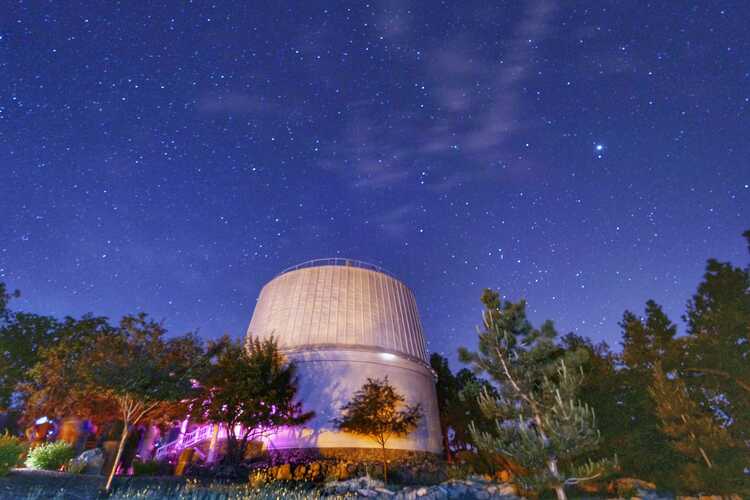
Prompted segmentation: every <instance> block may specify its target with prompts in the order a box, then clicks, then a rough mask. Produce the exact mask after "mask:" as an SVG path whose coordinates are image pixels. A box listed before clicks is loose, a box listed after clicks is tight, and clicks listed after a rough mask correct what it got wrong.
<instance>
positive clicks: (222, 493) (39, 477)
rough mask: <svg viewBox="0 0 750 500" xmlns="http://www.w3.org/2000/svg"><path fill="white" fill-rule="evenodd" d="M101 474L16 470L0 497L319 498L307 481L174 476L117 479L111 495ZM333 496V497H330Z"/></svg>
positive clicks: (0, 485)
mask: <svg viewBox="0 0 750 500" xmlns="http://www.w3.org/2000/svg"><path fill="white" fill-rule="evenodd" d="M103 485H104V478H103V477H102V476H86V475H73V474H65V473H60V472H49V471H32V470H14V471H12V472H11V473H10V474H9V475H8V476H5V477H2V478H0V498H14V499H19V500H89V499H92V500H93V499H99V498H102V499H103V498H107V499H116V500H120V499H122V500H124V499H139V500H157V499H167V500H177V499H180V500H182V499H187V500H230V499H231V500H244V499H260V500H265V499H268V500H270V499H278V498H284V499H290V500H298V499H299V500H302V499H307V498H312V499H315V498H320V497H321V495H320V491H319V490H316V489H314V488H312V487H310V486H308V485H305V484H297V485H294V484H292V485H283V484H270V485H267V486H260V487H251V486H250V485H249V484H226V483H208V484H201V483H197V482H194V481H189V480H185V479H183V478H175V477H148V478H146V477H140V478H139V477H131V478H117V479H116V482H115V484H114V487H113V490H112V492H111V494H110V495H109V496H106V497H105V496H103V495H101V493H100V491H101V488H102V487H103ZM329 498H330V497H329Z"/></svg>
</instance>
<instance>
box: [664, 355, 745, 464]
mask: <svg viewBox="0 0 750 500" xmlns="http://www.w3.org/2000/svg"><path fill="white" fill-rule="evenodd" d="M649 394H650V395H651V397H652V398H653V400H654V404H655V406H656V415H657V416H658V418H659V421H660V423H661V430H662V431H663V432H664V434H666V435H667V436H668V437H669V439H670V444H671V445H672V446H673V447H674V449H675V450H676V451H677V452H678V453H680V454H682V455H686V456H687V457H688V458H690V459H691V460H693V461H700V462H703V463H704V464H705V466H706V467H707V468H709V469H712V468H713V467H714V463H715V458H714V460H713V461H712V459H711V456H712V455H715V453H716V452H717V451H719V450H721V449H723V448H727V447H729V446H731V439H730V437H729V434H728V433H727V431H726V429H724V428H722V427H721V426H720V425H719V424H718V423H717V422H716V418H715V416H714V415H711V414H710V413H708V412H706V411H704V410H703V409H701V408H700V407H699V406H698V405H697V404H696V403H695V402H694V401H693V400H691V399H690V396H689V395H688V393H687V390H686V388H685V383H684V382H683V381H682V380H681V379H679V378H674V379H669V378H668V377H667V375H666V374H665V373H664V371H663V369H662V367H661V363H656V365H655V366H654V382H653V384H652V385H651V387H650V388H649Z"/></svg>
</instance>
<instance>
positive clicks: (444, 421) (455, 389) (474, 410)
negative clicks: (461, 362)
mask: <svg viewBox="0 0 750 500" xmlns="http://www.w3.org/2000/svg"><path fill="white" fill-rule="evenodd" d="M430 366H431V367H432V369H433V370H434V371H435V373H436V374H437V382H436V384H435V388H436V392H437V400H438V411H439V413H440V430H441V433H442V436H443V451H444V453H445V457H446V460H447V461H448V462H450V461H451V460H452V457H453V453H454V452H455V451H458V450H465V449H467V447H468V446H469V445H470V442H471V436H470V434H469V423H470V422H476V423H478V425H479V427H480V428H486V427H488V426H489V425H493V424H494V422H492V421H490V420H488V419H486V418H485V417H484V414H483V413H482V411H481V408H479V404H478V402H477V398H478V396H479V394H480V393H481V392H482V391H489V392H490V393H491V394H496V392H495V388H494V387H493V386H492V385H491V384H490V383H489V382H487V381H486V380H483V379H480V378H479V377H477V376H476V375H475V374H474V373H473V372H472V371H471V370H467V369H466V368H462V369H461V370H459V371H458V373H456V374H455V375H454V374H453V372H452V371H451V369H450V367H449V366H448V360H447V359H446V358H445V357H443V356H441V355H440V354H438V353H433V354H432V355H431V356H430Z"/></svg>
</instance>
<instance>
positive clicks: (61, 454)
mask: <svg viewBox="0 0 750 500" xmlns="http://www.w3.org/2000/svg"><path fill="white" fill-rule="evenodd" d="M73 457H75V450H74V449H73V447H72V446H70V445H69V444H68V443H66V442H65V441H56V442H54V443H44V444H40V445H39V446H37V447H36V448H32V449H31V450H29V456H28V457H26V467H28V468H29V469H44V470H59V469H60V468H61V467H62V466H63V465H65V464H66V463H67V462H68V460H70V459H71V458H73Z"/></svg>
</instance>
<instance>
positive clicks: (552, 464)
mask: <svg viewBox="0 0 750 500" xmlns="http://www.w3.org/2000/svg"><path fill="white" fill-rule="evenodd" d="M547 468H548V469H549V471H550V472H551V473H552V475H553V476H554V477H555V479H558V480H559V479H560V471H559V470H557V460H556V459H554V458H553V459H550V461H549V462H547ZM555 494H556V495H557V500H568V497H567V495H566V494H565V487H564V486H563V485H562V484H561V485H559V486H555Z"/></svg>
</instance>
